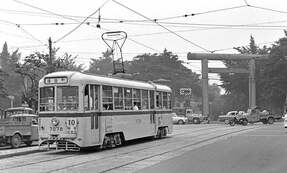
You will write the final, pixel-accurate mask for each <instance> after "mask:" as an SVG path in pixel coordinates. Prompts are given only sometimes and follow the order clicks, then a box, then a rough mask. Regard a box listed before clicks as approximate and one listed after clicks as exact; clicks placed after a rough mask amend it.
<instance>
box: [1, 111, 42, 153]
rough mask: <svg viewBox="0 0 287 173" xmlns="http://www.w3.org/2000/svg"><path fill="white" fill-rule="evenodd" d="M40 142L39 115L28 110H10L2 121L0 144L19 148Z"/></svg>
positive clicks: (5, 113)
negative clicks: (23, 144)
mask: <svg viewBox="0 0 287 173" xmlns="http://www.w3.org/2000/svg"><path fill="white" fill-rule="evenodd" d="M33 141H38V115H36V114H32V111H31V109H28V108H10V109H7V110H5V111H4V116H3V117H1V119H0V144H1V145H2V146H6V145H11V147H12V148H18V147H20V146H21V145H22V143H25V144H26V145H27V146H30V145H32V142H33Z"/></svg>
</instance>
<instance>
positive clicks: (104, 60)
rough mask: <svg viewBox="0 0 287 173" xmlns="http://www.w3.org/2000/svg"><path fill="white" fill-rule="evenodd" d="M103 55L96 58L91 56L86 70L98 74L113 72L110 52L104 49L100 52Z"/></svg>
mask: <svg viewBox="0 0 287 173" xmlns="http://www.w3.org/2000/svg"><path fill="white" fill-rule="evenodd" d="M102 54H103V56H102V57H99V58H98V59H94V58H92V59H91V61H92V62H90V66H89V69H88V71H87V72H89V73H94V74H100V75H108V74H111V73H113V59H112V52H111V51H109V50H106V51H105V52H102Z"/></svg>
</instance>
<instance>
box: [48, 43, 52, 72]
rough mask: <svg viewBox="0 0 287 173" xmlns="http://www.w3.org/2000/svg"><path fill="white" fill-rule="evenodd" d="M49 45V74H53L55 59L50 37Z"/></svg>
mask: <svg viewBox="0 0 287 173" xmlns="http://www.w3.org/2000/svg"><path fill="white" fill-rule="evenodd" d="M48 43H49V61H48V73H51V72H53V65H52V58H53V55H52V53H53V52H52V39H51V37H49V39H48Z"/></svg>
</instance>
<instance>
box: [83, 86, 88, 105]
mask: <svg viewBox="0 0 287 173" xmlns="http://www.w3.org/2000/svg"><path fill="white" fill-rule="evenodd" d="M84 109H85V110H89V85H86V87H85V96H84Z"/></svg>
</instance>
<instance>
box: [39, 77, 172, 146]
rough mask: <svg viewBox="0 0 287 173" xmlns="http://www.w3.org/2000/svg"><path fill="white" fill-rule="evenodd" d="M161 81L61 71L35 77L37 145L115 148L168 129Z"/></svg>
mask: <svg viewBox="0 0 287 173" xmlns="http://www.w3.org/2000/svg"><path fill="white" fill-rule="evenodd" d="M171 111H172V110H171V89H170V88H169V87H168V86H165V85H159V84H155V83H152V82H150V83H149V82H141V81H133V80H126V79H120V78H112V77H104V76H96V75H88V74H83V73H80V72H72V71H64V72H55V73H50V74H48V75H46V76H44V77H43V78H42V79H41V80H40V82H39V144H40V146H42V145H48V146H49V145H51V144H55V145H56V148H57V149H64V150H72V151H75V150H80V149H81V148H84V147H93V146H98V147H100V148H105V147H115V146H119V145H121V144H122V143H123V142H124V141H127V140H132V139H137V138H143V137H148V136H154V137H155V138H161V137H165V136H167V134H170V133H172V114H171Z"/></svg>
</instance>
